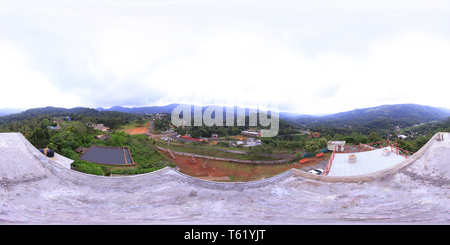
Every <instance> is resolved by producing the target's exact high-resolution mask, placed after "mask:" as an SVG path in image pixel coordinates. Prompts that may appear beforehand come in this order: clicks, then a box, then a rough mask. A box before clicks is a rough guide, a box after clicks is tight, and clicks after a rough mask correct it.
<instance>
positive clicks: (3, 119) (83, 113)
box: [0, 107, 142, 127]
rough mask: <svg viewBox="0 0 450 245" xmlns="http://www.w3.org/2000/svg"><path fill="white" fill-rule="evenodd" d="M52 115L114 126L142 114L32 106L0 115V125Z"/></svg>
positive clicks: (50, 116)
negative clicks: (14, 112)
mask: <svg viewBox="0 0 450 245" xmlns="http://www.w3.org/2000/svg"><path fill="white" fill-rule="evenodd" d="M52 117H70V118H71V119H72V120H77V121H78V120H81V119H82V118H90V119H92V120H93V122H94V123H104V124H105V125H107V126H110V127H114V126H117V125H121V124H126V123H129V122H131V121H133V120H136V119H140V118H141V117H142V116H140V115H136V114H132V113H123V112H117V111H97V110H95V109H91V108H83V107H76V108H71V109H66V108H58V107H45V108H34V109H28V110H26V111H23V112H20V113H16V114H11V115H7V116H0V126H1V125H4V124H9V123H13V122H20V121H24V120H31V119H34V118H49V119H50V118H52Z"/></svg>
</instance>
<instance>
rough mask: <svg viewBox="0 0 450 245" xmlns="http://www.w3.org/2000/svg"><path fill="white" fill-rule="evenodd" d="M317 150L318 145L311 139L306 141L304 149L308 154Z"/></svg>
mask: <svg viewBox="0 0 450 245" xmlns="http://www.w3.org/2000/svg"><path fill="white" fill-rule="evenodd" d="M318 150H319V146H318V145H317V144H316V143H315V142H314V141H312V140H310V141H308V142H306V145H305V151H306V152H307V153H310V154H314V153H316V152H317V151H318Z"/></svg>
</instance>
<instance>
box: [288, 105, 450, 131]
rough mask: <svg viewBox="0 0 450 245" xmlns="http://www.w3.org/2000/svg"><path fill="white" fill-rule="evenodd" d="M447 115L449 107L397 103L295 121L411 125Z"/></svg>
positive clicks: (439, 118) (443, 117)
mask: <svg viewBox="0 0 450 245" xmlns="http://www.w3.org/2000/svg"><path fill="white" fill-rule="evenodd" d="M448 117H450V109H447V108H443V107H432V106H424V105H417V104H397V105H382V106H377V107H371V108H364V109H355V110H352V111H345V112H340V113H336V114H332V115H327V116H323V117H298V118H297V119H295V121H296V122H299V123H301V124H307V125H312V124H318V125H325V124H326V125H340V126H342V125H346V124H347V125H348V124H358V125H360V126H364V125H365V124H368V123H370V122H374V121H380V120H384V119H388V120H390V122H391V123H400V124H402V125H413V124H420V123H423V122H430V121H433V120H442V119H446V118H448Z"/></svg>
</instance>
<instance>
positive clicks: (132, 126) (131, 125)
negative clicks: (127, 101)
mask: <svg viewBox="0 0 450 245" xmlns="http://www.w3.org/2000/svg"><path fill="white" fill-rule="evenodd" d="M147 127H148V122H147V123H145V124H144V128H147ZM137 128H139V126H137V125H136V124H135V123H129V124H125V125H122V126H120V127H118V128H117V129H116V130H115V131H125V130H132V129H137Z"/></svg>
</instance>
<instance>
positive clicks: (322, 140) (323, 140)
mask: <svg viewBox="0 0 450 245" xmlns="http://www.w3.org/2000/svg"><path fill="white" fill-rule="evenodd" d="M327 144H328V140H327V138H325V137H321V138H320V139H319V140H318V141H317V145H318V147H319V149H323V148H325V147H327Z"/></svg>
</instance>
